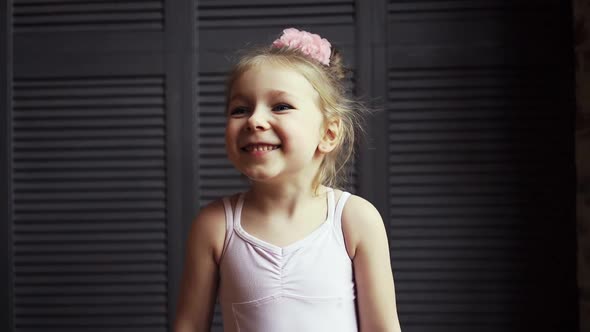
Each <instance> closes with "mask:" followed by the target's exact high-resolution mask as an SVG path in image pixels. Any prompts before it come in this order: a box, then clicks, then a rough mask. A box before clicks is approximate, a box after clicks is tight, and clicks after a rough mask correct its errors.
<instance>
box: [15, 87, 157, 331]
mask: <svg viewBox="0 0 590 332" xmlns="http://www.w3.org/2000/svg"><path fill="white" fill-rule="evenodd" d="M13 105H14V112H13V127H12V130H13V137H14V143H13V153H12V155H13V157H14V159H13V166H14V167H13V173H14V175H13V180H14V186H13V189H14V209H13V213H14V217H13V220H14V226H13V230H14V234H13V240H14V242H13V246H14V284H15V287H14V303H15V311H14V315H15V316H14V317H15V326H16V328H17V330H18V331H80V330H81V329H82V330H84V331H113V330H125V331H154V332H155V331H165V330H166V328H167V293H168V290H167V283H168V281H167V279H168V267H167V236H166V234H167V227H166V195H165V193H166V173H165V170H166V167H165V136H164V133H165V121H164V81H163V78H162V77H159V76H143V77H142V76H137V77H49V78H17V79H15V81H14V102H13ZM89 326H92V327H89Z"/></svg>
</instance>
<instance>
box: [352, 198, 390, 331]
mask: <svg viewBox="0 0 590 332" xmlns="http://www.w3.org/2000/svg"><path fill="white" fill-rule="evenodd" d="M342 227H343V232H344V237H345V241H346V247H347V249H348V252H349V255H350V256H351V257H352V259H353V265H354V275H355V282H356V288H357V301H358V312H359V316H360V317H359V319H360V331H361V332H369V331H370V332H400V331H401V328H400V325H399V318H398V315H397V308H396V301H395V289H394V284H393V274H392V271H391V262H390V258H389V245H388V240H387V234H386V232H385V227H384V225H383V220H382V219H381V215H380V214H379V211H377V209H376V208H375V207H374V206H373V205H372V204H371V203H370V202H368V201H367V200H365V199H363V198H361V197H358V196H354V195H352V196H351V197H350V198H349V199H348V201H347V202H346V205H345V206H344V210H343V211H342Z"/></svg>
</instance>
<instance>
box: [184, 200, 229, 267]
mask: <svg viewBox="0 0 590 332" xmlns="http://www.w3.org/2000/svg"><path fill="white" fill-rule="evenodd" d="M237 197H238V194H234V195H231V196H229V198H230V202H231V205H232V210H233V209H234V208H235V205H236V202H237ZM225 233H226V220H225V207H224V205H223V199H222V198H219V199H216V200H213V201H211V202H209V203H208V204H206V205H205V206H203V207H202V208H201V209H200V210H199V212H198V214H197V215H196V217H195V218H194V219H193V221H192V225H191V231H190V234H189V241H191V242H193V241H198V242H200V243H201V244H202V245H200V246H199V247H201V248H205V249H208V250H210V253H211V254H212V255H213V258H214V259H215V262H216V263H219V260H220V258H221V253H222V251H223V244H224V242H225V236H226V234H225ZM193 243H194V242H193Z"/></svg>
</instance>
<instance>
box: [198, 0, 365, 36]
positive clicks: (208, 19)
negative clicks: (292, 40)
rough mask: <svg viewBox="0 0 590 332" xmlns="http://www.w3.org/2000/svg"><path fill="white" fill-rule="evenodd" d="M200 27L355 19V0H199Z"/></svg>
mask: <svg viewBox="0 0 590 332" xmlns="http://www.w3.org/2000/svg"><path fill="white" fill-rule="evenodd" d="M198 14H199V17H198V19H199V26H200V28H201V29H215V28H240V27H244V28H252V27H285V26H299V25H302V24H319V25H341V24H352V23H353V21H354V2H353V1H350V0H348V1H333V0H332V1H321V2H317V1H313V2H312V1H308V0H299V1H281V2H276V1H267V0H257V1H250V2H248V3H244V2H243V1H236V0H233V1H231V0H229V1H228V0H226V1H211V0H209V1H200V2H199V10H198Z"/></svg>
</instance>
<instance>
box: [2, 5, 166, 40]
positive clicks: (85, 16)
mask: <svg viewBox="0 0 590 332" xmlns="http://www.w3.org/2000/svg"><path fill="white" fill-rule="evenodd" d="M13 6H14V7H13V8H14V12H13V13H14V16H13V17H14V21H13V22H14V29H15V31H16V32H25V31H79V30H103V31H104V30H116V31H122V30H158V31H161V30H163V26H164V3H163V1H162V0H159V1H158V0H149V1H141V2H137V1H108V0H107V1H100V2H97V1H89V0H67V1H54V0H15V1H14V4H13Z"/></svg>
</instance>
